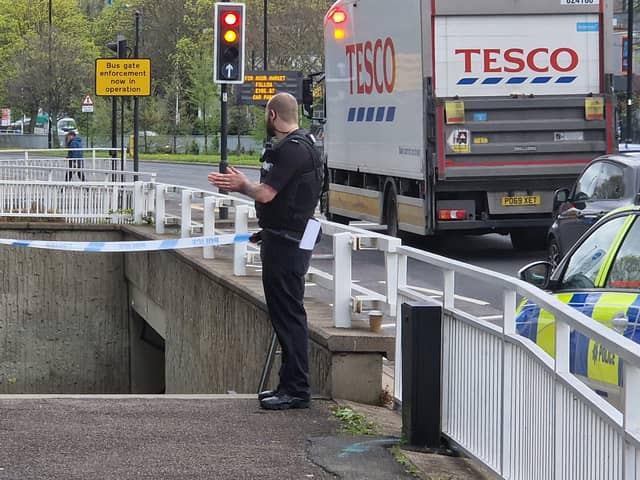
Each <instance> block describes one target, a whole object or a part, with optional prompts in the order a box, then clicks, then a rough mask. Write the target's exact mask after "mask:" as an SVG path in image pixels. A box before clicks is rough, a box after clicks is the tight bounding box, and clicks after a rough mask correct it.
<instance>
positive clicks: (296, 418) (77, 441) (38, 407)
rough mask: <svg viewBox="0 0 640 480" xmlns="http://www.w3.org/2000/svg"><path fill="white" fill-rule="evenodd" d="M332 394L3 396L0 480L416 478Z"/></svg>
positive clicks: (384, 441) (383, 439)
mask: <svg viewBox="0 0 640 480" xmlns="http://www.w3.org/2000/svg"><path fill="white" fill-rule="evenodd" d="M333 405H334V404H333V403H332V402H328V401H322V400H315V401H314V402H313V403H312V408H310V409H309V410H293V411H284V412H267V411H264V410H261V409H260V408H259V406H258V403H257V400H256V399H255V398H254V397H252V396H225V395H219V396H215V395H213V396H200V397H191V398H187V397H186V396H168V395H167V396H155V397H154V396H146V397H133V396H122V397H115V396H111V397H109V396H86V397H80V396H78V397H72V396H66V397H58V398H55V397H49V396H40V397H38V396H22V397H19V396H14V397H10V396H3V397H0V445H2V448H0V480H40V479H47V480H58V479H60V480H62V479H64V480H70V479H82V480H91V479H104V480H111V479H113V480H116V479H117V480H126V479H190V480H191V479H266V480H268V479H283V480H284V479H307V478H310V479H333V478H340V479H354V480H355V479H368V480H376V479H381V480H382V479H384V480H390V479H409V478H412V477H411V476H410V475H409V474H407V473H405V472H404V471H403V469H402V468H401V467H400V466H399V464H398V463H397V462H396V461H395V460H394V459H393V457H392V455H391V453H389V451H388V450H387V448H386V447H388V446H389V445H392V444H394V443H396V442H397V438H389V437H364V438H359V437H351V436H346V435H344V434H336V428H337V423H336V421H335V420H334V419H333V417H332V415H331V412H330V408H331V407H332V406H333Z"/></svg>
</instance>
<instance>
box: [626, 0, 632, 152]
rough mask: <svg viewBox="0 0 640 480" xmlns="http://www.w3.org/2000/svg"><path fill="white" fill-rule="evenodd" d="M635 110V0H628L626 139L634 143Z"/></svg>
mask: <svg viewBox="0 0 640 480" xmlns="http://www.w3.org/2000/svg"><path fill="white" fill-rule="evenodd" d="M632 110H633V0H627V109H626V117H627V128H626V135H625V137H626V141H627V143H632V141H633V138H632V132H631V116H632Z"/></svg>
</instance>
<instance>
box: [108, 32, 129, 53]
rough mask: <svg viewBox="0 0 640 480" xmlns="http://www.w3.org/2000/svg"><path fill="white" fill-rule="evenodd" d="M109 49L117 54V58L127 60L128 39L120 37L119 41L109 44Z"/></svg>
mask: <svg viewBox="0 0 640 480" xmlns="http://www.w3.org/2000/svg"><path fill="white" fill-rule="evenodd" d="M107 48H108V49H109V50H111V51H113V52H115V53H116V57H117V58H127V57H128V56H129V55H128V52H127V39H126V38H124V37H123V36H122V35H118V37H117V41H115V42H111V43H107Z"/></svg>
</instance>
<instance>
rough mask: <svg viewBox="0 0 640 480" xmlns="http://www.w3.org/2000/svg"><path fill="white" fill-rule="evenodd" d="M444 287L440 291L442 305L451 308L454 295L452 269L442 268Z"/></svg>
mask: <svg viewBox="0 0 640 480" xmlns="http://www.w3.org/2000/svg"><path fill="white" fill-rule="evenodd" d="M442 274H443V276H444V286H443V287H444V288H443V289H442V290H443V293H442V305H443V306H444V308H445V310H451V309H453V306H454V303H455V295H456V272H455V271H453V270H444V271H443V272H442Z"/></svg>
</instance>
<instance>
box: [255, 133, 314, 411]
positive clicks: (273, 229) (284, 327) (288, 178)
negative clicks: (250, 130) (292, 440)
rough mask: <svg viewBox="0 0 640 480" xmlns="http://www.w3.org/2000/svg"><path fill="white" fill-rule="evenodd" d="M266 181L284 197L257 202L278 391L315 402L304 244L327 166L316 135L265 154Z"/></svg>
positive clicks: (297, 136)
mask: <svg viewBox="0 0 640 480" xmlns="http://www.w3.org/2000/svg"><path fill="white" fill-rule="evenodd" d="M262 160H263V166H262V169H261V171H260V183H265V184H267V185H269V186H271V187H272V188H273V189H274V190H276V191H277V192H278V193H277V195H276V196H275V197H274V199H273V200H272V201H271V202H269V203H260V202H256V211H257V213H258V220H259V225H260V227H262V244H261V248H260V258H261V259H262V283H263V287H264V293H265V298H266V301H267V308H268V310H269V316H270V318H271V323H272V325H273V329H274V330H275V332H276V335H277V337H278V341H279V342H280V347H281V350H282V357H281V360H282V366H281V368H280V383H279V385H278V391H279V392H281V393H285V394H288V395H291V396H294V397H298V398H303V399H309V398H310V396H311V387H310V386H309V357H308V330H307V314H306V311H305V309H304V304H303V298H304V284H305V278H304V277H305V274H306V273H307V270H308V268H309V262H310V260H311V251H309V250H301V249H300V248H299V240H300V239H301V238H302V234H303V232H304V229H305V227H306V225H307V222H308V220H309V219H310V218H312V217H313V213H314V211H315V208H316V205H317V203H318V199H319V197H320V193H321V189H322V181H323V168H322V163H321V159H320V156H319V154H318V153H317V151H316V149H315V147H314V142H313V137H311V136H310V135H308V134H307V132H305V131H304V130H302V129H299V130H296V131H294V132H292V133H290V134H289V135H288V136H287V137H285V138H283V139H282V140H280V141H279V142H278V144H277V145H276V146H275V147H274V148H272V149H268V150H266V152H265V155H264V156H263V159H262Z"/></svg>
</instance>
